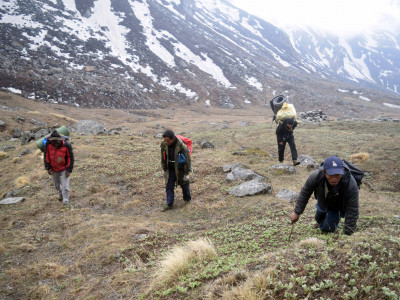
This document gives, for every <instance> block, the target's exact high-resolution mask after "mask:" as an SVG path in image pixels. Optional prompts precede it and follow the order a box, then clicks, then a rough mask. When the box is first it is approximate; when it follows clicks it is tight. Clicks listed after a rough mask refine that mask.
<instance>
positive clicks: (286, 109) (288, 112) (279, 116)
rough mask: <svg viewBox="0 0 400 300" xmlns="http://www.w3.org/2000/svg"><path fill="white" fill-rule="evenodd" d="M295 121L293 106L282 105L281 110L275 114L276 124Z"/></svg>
mask: <svg viewBox="0 0 400 300" xmlns="http://www.w3.org/2000/svg"><path fill="white" fill-rule="evenodd" d="M289 118H292V119H296V109H295V108H294V106H293V104H288V103H287V102H285V103H283V105H282V108H281V109H280V110H279V111H278V112H277V113H276V122H278V123H281V122H282V120H284V119H289Z"/></svg>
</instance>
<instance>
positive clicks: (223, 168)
mask: <svg viewBox="0 0 400 300" xmlns="http://www.w3.org/2000/svg"><path fill="white" fill-rule="evenodd" d="M239 167H243V165H242V164H233V165H225V166H223V167H222V171H224V173H228V172H230V171H232V170H233V169H234V168H239Z"/></svg>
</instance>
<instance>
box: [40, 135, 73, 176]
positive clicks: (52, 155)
mask: <svg viewBox="0 0 400 300" xmlns="http://www.w3.org/2000/svg"><path fill="white" fill-rule="evenodd" d="M44 167H45V169H46V170H53V171H54V172H61V171H64V170H66V171H67V172H68V173H72V169H73V168H74V153H73V151H72V146H71V144H70V143H69V142H68V141H63V142H62V145H61V146H60V147H58V148H56V147H54V146H53V145H52V144H50V143H46V147H45V150H44Z"/></svg>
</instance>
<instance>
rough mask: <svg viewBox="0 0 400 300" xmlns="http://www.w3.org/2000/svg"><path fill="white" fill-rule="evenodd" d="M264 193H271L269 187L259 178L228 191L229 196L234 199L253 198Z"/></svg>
mask: <svg viewBox="0 0 400 300" xmlns="http://www.w3.org/2000/svg"><path fill="white" fill-rule="evenodd" d="M265 193H271V185H270V184H268V183H266V182H264V180H262V179H259V178H257V179H253V180H250V181H247V182H244V183H242V184H240V185H238V186H236V187H234V188H231V189H230V190H229V194H231V195H233V196H235V197H244V196H253V195H256V194H265Z"/></svg>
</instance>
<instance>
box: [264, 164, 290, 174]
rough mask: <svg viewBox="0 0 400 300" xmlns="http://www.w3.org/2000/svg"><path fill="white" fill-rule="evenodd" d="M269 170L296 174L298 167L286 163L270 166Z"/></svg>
mask: <svg viewBox="0 0 400 300" xmlns="http://www.w3.org/2000/svg"><path fill="white" fill-rule="evenodd" d="M268 170H269V171H273V172H275V173H278V174H294V173H296V168H295V167H293V166H289V165H286V164H278V165H273V166H271V167H269V168H268Z"/></svg>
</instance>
